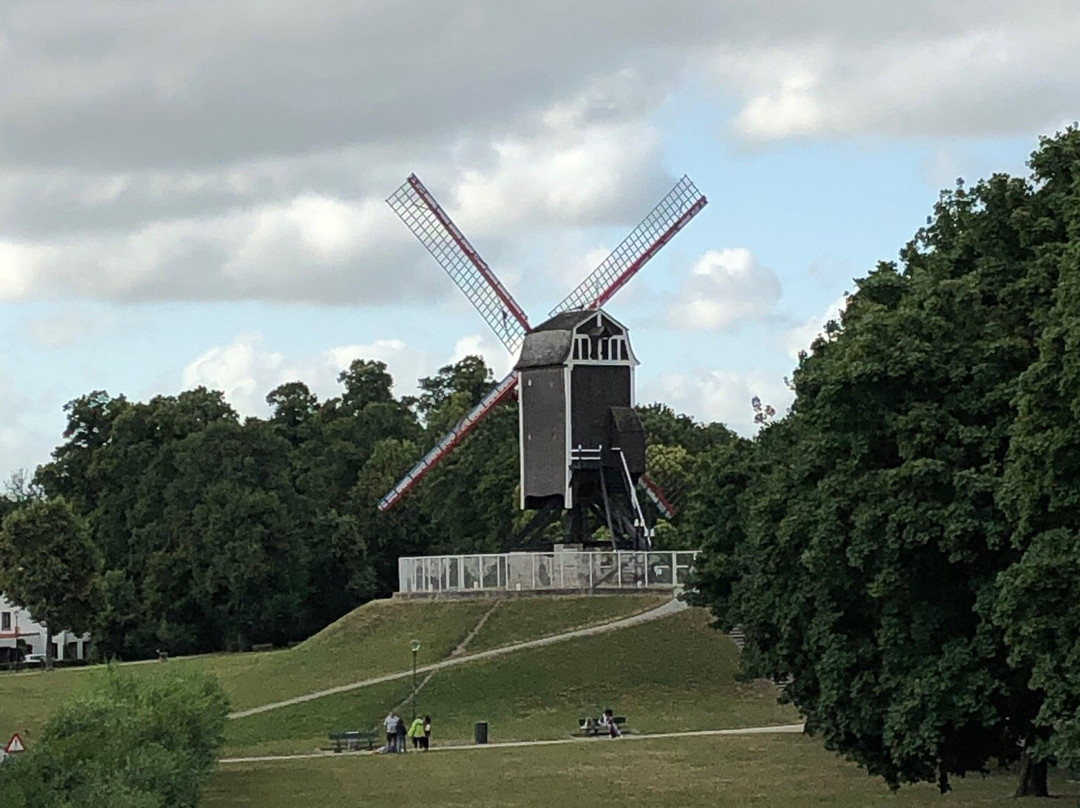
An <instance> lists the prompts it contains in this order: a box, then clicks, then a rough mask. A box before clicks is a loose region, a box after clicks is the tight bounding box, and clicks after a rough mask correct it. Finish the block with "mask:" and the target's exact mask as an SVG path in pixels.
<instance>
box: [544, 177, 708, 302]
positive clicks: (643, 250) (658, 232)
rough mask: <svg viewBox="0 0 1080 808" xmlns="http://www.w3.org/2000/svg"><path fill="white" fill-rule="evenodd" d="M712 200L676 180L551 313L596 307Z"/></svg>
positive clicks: (687, 179)
mask: <svg viewBox="0 0 1080 808" xmlns="http://www.w3.org/2000/svg"><path fill="white" fill-rule="evenodd" d="M708 203H709V200H707V199H706V198H705V197H704V195H702V193H701V192H700V191H699V190H698V189H697V187H696V186H695V185H694V183H693V182H691V181H690V178H689V177H687V176H686V175H683V178H682V179H681V180H679V181H678V182H677V183H675V187H674V188H672V189H671V190H670V191H668V193H667V196H665V197H664V198H663V199H661V200H660V202H659V203H658V204H657V205H656V207H655V208H653V209H652V210H651V211H650V212H649V215H648V216H646V217H645V218H644V219H642V220H641V222H640V223H639V224H638V226H637V227H635V228H634V229H633V230H631V231H630V234H629V235H628V236H627V237H626V238H624V239H623V240H622V243H620V244H619V246H618V247H616V248H615V249H614V250H612V252H611V255H609V256H608V257H607V258H605V259H604V260H603V261H602V262H601V263H600V266H598V267H597V268H596V269H594V270H593V271H592V273H591V274H590V275H589V277H587V278H586V279H585V280H583V281H582V282H581V283H580V284H579V285H578V287H577V288H576V289H574V291H572V292H571V293H570V294H568V295H567V296H566V297H565V298H563V300H562V302H561V303H559V305H558V306H556V307H555V308H553V309H552V310H551V313H550V314H549V316H551V317H554V316H555V315H556V314H558V313H559V312H563V311H568V310H570V309H596V308H599V307H600V306H603V305H604V303H606V302H607V301H608V300H610V299H611V296H612V295H614V294H615V293H616V292H617V291H619V289H621V288H622V287H623V286H625V285H626V282H627V281H629V280H630V279H631V278H632V277H634V275H636V274H637V273H638V272H639V271H640V270H641V268H642V267H643V266H645V264H647V263H648V262H649V260H650V259H651V258H652V257H653V256H654V255H656V254H657V253H658V252H659V251H660V249H661V248H662V247H663V246H664V245H665V244H667V243H668V242H669V241H671V239H672V237H674V235H675V234H676V233H678V232H679V231H680V230H682V229H683V227H685V226H686V224H687V222H689V221H690V220H691V219H693V218H694V217H695V216H697V215H698V213H700V212H701V209H702V208H704V207H705V206H706V205H707V204H708Z"/></svg>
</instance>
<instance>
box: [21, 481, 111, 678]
mask: <svg viewBox="0 0 1080 808" xmlns="http://www.w3.org/2000/svg"><path fill="white" fill-rule="evenodd" d="M99 567H100V557H99V555H98V553H97V549H96V548H95V547H94V545H93V543H92V542H91V541H90V536H89V534H88V532H87V530H86V526H85V525H84V524H83V522H82V520H81V519H79V517H78V516H76V515H75V513H74V512H73V511H72V510H71V507H70V506H69V505H68V504H67V503H66V502H64V501H63V500H61V499H56V500H41V501H36V502H31V503H29V504H27V505H25V506H24V507H22V508H20V509H19V510H17V511H15V512H14V513H12V514H10V515H8V516H7V518H5V519H4V522H3V527H2V528H0V591H2V592H4V593H5V594H6V595H7V597H8V598H10V599H11V600H12V601H14V602H15V603H16V604H18V605H19V606H21V607H23V608H25V609H28V610H29V611H30V613H31V614H32V615H33V616H34V619H35V620H37V621H38V622H40V623H42V624H44V625H45V627H46V640H45V667H46V669H48V670H51V669H52V663H53V649H52V634H53V630H54V629H55V628H57V627H60V628H64V629H70V630H72V631H75V632H81V631H85V630H86V629H88V628H89V626H90V624H91V622H92V620H93V617H94V609H95V607H96V606H97V604H98V583H99V582H98V571H99Z"/></svg>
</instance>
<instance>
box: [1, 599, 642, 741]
mask: <svg viewBox="0 0 1080 808" xmlns="http://www.w3.org/2000/svg"><path fill="white" fill-rule="evenodd" d="M661 600H662V598H661V597H660V596H655V595H615V596H605V597H594V598H590V597H565V598H531V599H529V602H528V604H527V605H526V604H523V603H522V602H518V601H513V600H511V601H505V602H498V603H499V605H498V607H497V608H496V609H495V611H494V612H492V613H491V615H490V617H491V619H490V620H488V621H486V622H485V624H484V625H483V626H482V627H481V628H480V631H479V632H477V634H476V638H475V639H477V640H478V639H480V637H481V636H482V635H484V636H487V637H491V638H492V641H491V642H489V643H488V645H486V646H485V647H489V646H490V645H491V644H502V643H503V642H506V641H513V640H514V639H517V638H519V637H520V634H521V631H522V629H521V627H518V628H516V629H515V628H514V627H513V625H511V626H506V625H505V622H503V621H500V620H496V619H495V617H496V615H498V614H499V613H500V612H501V611H503V610H505V611H506V613H507V615H508V617H509V622H510V623H511V624H513V623H515V622H516V618H515V616H516V615H518V614H520V613H521V612H522V611H527V612H528V613H529V621H528V623H527V627H526V628H525V629H524V630H525V631H526V633H527V634H528V636H526V637H524V638H525V639H529V638H531V636H535V634H537V633H538V634H554V633H559V632H561V631H564V630H566V629H568V628H574V627H577V626H580V625H589V624H593V623H599V622H605V621H608V620H612V619H616V618H619V617H623V616H626V615H629V614H634V613H636V612H639V611H642V610H645V609H648V608H651V607H653V606H655V605H657V604H658V603H659V602H661ZM495 603H496V601H490V600H456V601H405V602H401V601H390V600H383V601H373V602H371V603H367V604H365V605H364V606H361V607H360V608H358V609H356V610H354V611H352V612H350V613H349V614H347V615H345V616H344V617H342V618H341V619H340V620H338V621H336V622H335V623H332V624H331V625H329V626H327V627H326V628H325V629H323V630H322V631H320V632H319V633H318V634H316V635H314V636H312V637H311V638H309V639H308V640H307V641H305V642H304V643H302V644H300V645H298V646H296V647H295V648H291V649H287V650H278V651H266V652H260V653H246V654H214V655H209V656H198V657H188V658H182V659H172V660H170V661H169V662H167V663H164V664H167V665H169V666H170V667H177V666H179V667H187V666H191V667H195V668H199V669H201V670H209V671H212V672H213V673H215V674H217V675H218V676H219V677H221V680H222V683H223V684H224V685H225V688H226V691H227V692H228V694H229V698H230V701H231V704H232V707H233V709H234V710H241V709H245V708H248V707H255V706H258V705H260V704H266V703H268V702H273V701H279V700H283V699H287V698H290V697H293V696H298V695H302V694H304V693H310V692H312V691H315V690H320V689H324V688H328V687H334V686H336V685H341V684H346V683H349V682H354V681H357V680H359V679H365V678H370V677H374V676H378V675H380V674H385V673H391V672H394V671H401V670H406V669H408V668H409V666H410V665H411V664H412V652H411V650H410V648H409V644H410V642H411V640H413V639H418V640H419V641H420V643H421V650H420V653H419V655H418V658H419V661H420V663H421V664H426V663H430V662H436V661H438V660H441V659H445V658H446V657H448V656H449V655H450V654H451V653H452V652H453V651H454V650H455V649H456V648H457V647H458V646H459V645H460V644H461V642H462V641H463V640H464V639H465V638H466V637H468V636H469V635H470V634H472V633H473V631H474V630H475V629H476V628H477V626H478V625H479V624H480V622H481V619H482V618H483V617H485V616H486V615H488V613H489V612H491V610H492V606H493V605H494V604H495ZM519 603H521V605H519ZM489 628H493V629H494V633H486V632H487V630H488V629H489ZM471 649H472V644H471V643H470V650H471ZM131 669H132V670H134V671H136V672H138V673H139V674H142V675H153V674H154V673H155V672H156V671H158V670H159V669H160V664H159V663H156V662H155V663H148V664H143V663H133V664H131ZM93 670H94V669H93V668H65V669H60V670H57V671H54V672H53V673H51V674H45V673H41V672H37V671H35V672H31V673H20V674H11V673H4V674H0V733H2V732H5V731H6V732H13V731H16V730H19V731H23V732H27V731H28V732H29V733H30V734H31V735H32V734H33V732H34V731H35V730H36V729H37V728H38V727H39V726H41V724H42V723H43V722H44V720H45V719H46V718H47V717H48V715H49V713H50V712H51V711H52V709H53V707H54V705H55V704H56V703H57V702H58V701H59V700H61V699H62V698H63V697H64V696H65V695H67V694H68V693H70V692H71V691H72V690H74V689H75V688H77V687H78V686H79V683H80V682H82V681H84V679H85V677H86V676H92V675H93Z"/></svg>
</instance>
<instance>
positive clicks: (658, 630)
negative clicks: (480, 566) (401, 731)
mask: <svg viewBox="0 0 1080 808" xmlns="http://www.w3.org/2000/svg"><path fill="white" fill-rule="evenodd" d="M540 603H541V602H540V601H537V602H536V603H534V604H533V608H534V609H536V608H539V607H540ZM525 606H528V604H524V605H523V608H524V607H525ZM500 608H501V607H500ZM495 614H498V611H496V613H495ZM492 617H494V615H493V616H492ZM485 628H487V626H486V625H485ZM478 639H479V636H478ZM737 666H738V651H737V649H736V648H735V646H734V645H733V644H732V643H731V641H730V640H729V639H728V638H727V637H726V636H725V635H723V634H720V633H718V632H716V631H715V630H713V629H711V628H709V627H708V617H707V615H706V614H705V613H704V612H703V611H701V610H697V609H691V610H686V611H683V612H680V613H678V614H674V615H671V616H669V617H665V618H662V619H660V620H654V621H651V622H648V623H643V624H640V625H637V626H632V627H629V628H625V629H620V630H618V631H613V632H609V633H605V634H600V635H597V636H592V637H583V638H579V639H573V640H567V641H565V642H562V643H558V644H556V645H551V646H545V647H541V648H533V649H528V650H524V651H520V652H515V653H513V654H508V655H506V656H502V657H496V658H493V659H487V660H480V661H475V662H470V663H467V664H464V665H462V666H460V667H454V668H449V669H446V670H441V671H438V672H436V673H435V674H434V675H433V676H432V678H431V679H430V681H428V682H427V684H426V685H424V687H423V689H422V690H421V691H420V693H419V695H418V696H417V709H418V711H419V712H420V713H430V714H431V715H432V716H433V717H434V725H435V730H434V735H435V738H436V740H437V741H438V742H441V743H446V742H453V741H465V740H468V739H471V738H472V734H473V726H474V724H475V722H477V721H487V722H488V723H489V725H490V734H491V739H492V741H506V740H536V739H546V738H564V737H567V736H568V735H569V734H570V732H571V731H572V730H573V729H574V728H575V726H576V722H577V719H578V718H579V717H581V716H585V715H597V714H599V712H600V711H601V710H603V709H604V708H605V707H609V706H610V707H611V708H613V709H614V710H615V711H616V712H617V713H619V714H623V715H626V716H627V717H628V718H629V719H630V724H631V726H632V727H633V728H634V729H636V730H639V731H641V732H664V731H682V730H693V729H716V728H726V727H744V726H756V725H767V724H781V723H791V722H792V721H796V720H797V716H796V715H795V713H794V712H793V711H792V710H791V709H790V708H787V707H782V706H779V705H778V704H777V703H776V696H777V694H776V690H775V689H774V688H773V687H772V686H771V685H769V684H768V683H765V682H750V683H740V682H737V681H736V679H735V674H736V670H737ZM410 689H411V683H410V682H409V680H408V679H404V680H399V681H395V682H387V683H384V684H381V685H377V686H373V687H370V688H364V689H361V690H355V691H351V692H348V693H340V694H336V695H333V696H327V697H325V698H321V699H317V700H315V701H311V702H305V703H303V704H297V705H293V706H290V707H285V708H282V709H279V710H274V711H271V712H267V713H262V714H259V715H253V716H250V717H247V718H243V719H240V720H237V721H232V722H230V724H229V726H228V728H227V735H226V738H227V741H226V743H227V749H226V753H227V754H253V753H260V754H264V753H290V752H309V751H311V750H312V749H314V748H316V747H318V746H320V745H325V743H326V734H327V732H328V731H329V730H330V729H331V728H335V729H362V728H371V727H375V726H376V725H377V724H378V722H379V720H380V719H381V718H382V716H383V715H385V713H386V710H387V709H388V708H389V707H391V706H397V705H404V710H405V711H406V713H407V712H408V709H409V706H408V703H407V701H408V698H409V694H410Z"/></svg>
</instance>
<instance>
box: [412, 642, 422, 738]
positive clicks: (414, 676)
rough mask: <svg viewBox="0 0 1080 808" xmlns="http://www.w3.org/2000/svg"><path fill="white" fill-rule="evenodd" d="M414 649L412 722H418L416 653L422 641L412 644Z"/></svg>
mask: <svg viewBox="0 0 1080 808" xmlns="http://www.w3.org/2000/svg"><path fill="white" fill-rule="evenodd" d="M410 647H411V648H412V720H413V721H415V720H416V653H417V652H418V651H419V650H420V640H413V641H412V643H410Z"/></svg>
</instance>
